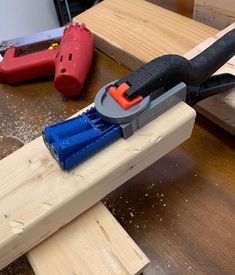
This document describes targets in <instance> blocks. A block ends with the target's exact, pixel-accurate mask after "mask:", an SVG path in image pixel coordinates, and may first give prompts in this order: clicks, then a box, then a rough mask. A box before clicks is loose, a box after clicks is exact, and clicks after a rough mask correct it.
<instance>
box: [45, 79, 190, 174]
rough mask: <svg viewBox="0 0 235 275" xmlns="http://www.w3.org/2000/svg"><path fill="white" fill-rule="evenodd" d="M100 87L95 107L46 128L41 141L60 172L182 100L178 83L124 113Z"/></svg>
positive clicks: (183, 90)
mask: <svg viewBox="0 0 235 275" xmlns="http://www.w3.org/2000/svg"><path fill="white" fill-rule="evenodd" d="M114 83H115V82H111V83H109V84H108V85H106V86H105V87H103V88H102V89H101V90H100V91H99V92H98V94H97V95H96V98H95V107H92V108H90V109H89V110H88V111H86V112H84V113H82V114H81V115H78V116H77V117H75V118H72V119H68V120H65V121H63V122H60V123H57V124H54V125H51V126H48V127H46V128H45V129H44V130H43V133H42V135H43V140H44V143H45V144H46V146H47V148H48V149H49V150H50V152H51V154H52V156H53V157H54V158H55V160H56V161H57V162H58V163H59V165H60V166H61V168H62V169H64V170H71V169H72V168H74V167H75V166H77V165H78V164H80V163H81V162H83V161H84V160H86V159H88V158H89V157H91V156H92V155H94V154H95V153H97V152H99V151H101V150H102V149H104V148H105V147H107V146H108V145H110V144H111V143H113V142H114V141H116V140H118V139H119V138H124V139H126V138H128V137H130V136H131V135H132V134H133V133H134V132H135V131H136V130H137V129H139V128H142V127H143V126H144V125H146V124H147V123H148V122H150V121H151V120H153V119H154V118H156V117H157V116H159V115H160V114H161V113H163V112H165V111H166V110H168V109H169V108H171V107H172V106H174V105H175V104H177V103H178V102H179V101H185V98H186V85H185V84H184V83H180V84H178V85H176V86H175V87H174V88H172V89H170V90H169V91H167V92H165V93H164V94H162V95H161V96H158V97H156V98H155V97H154V93H153V94H152V95H150V96H147V97H145V98H144V99H143V100H142V101H141V102H140V103H138V104H137V105H135V106H133V107H131V108H130V109H128V110H123V109H122V108H121V107H120V106H119V104H118V103H117V102H116V101H115V100H114V98H112V97H111V96H110V94H109V92H108V88H109V87H110V86H111V85H113V84H114Z"/></svg>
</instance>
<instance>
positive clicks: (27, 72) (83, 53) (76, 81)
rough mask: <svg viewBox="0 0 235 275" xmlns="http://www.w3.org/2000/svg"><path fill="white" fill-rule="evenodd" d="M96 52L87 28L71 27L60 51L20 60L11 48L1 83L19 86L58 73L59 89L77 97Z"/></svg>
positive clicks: (1, 69) (1, 68)
mask: <svg viewBox="0 0 235 275" xmlns="http://www.w3.org/2000/svg"><path fill="white" fill-rule="evenodd" d="M16 44H17V43H16ZM93 50H94V39H93V36H92V34H91V32H90V31H89V30H88V29H87V28H86V27H85V25H84V24H78V23H75V24H71V25H70V26H68V27H66V28H65V29H64V33H63V36H62V37H61V40H60V45H59V46H58V47H57V48H52V49H48V50H43V51H40V52H35V53H32V54H28V55H22V56H17V55H18V48H17V47H13V48H12V47H11V48H8V49H7V50H6V51H5V54H4V57H3V60H2V62H1V63H0V82H2V83H9V84H16V83H20V82H22V81H26V80H30V79H34V78H38V77H43V76H48V75H51V74H52V73H55V77H54V85H55V87H56V89H57V90H58V91H60V92H61V93H62V94H63V95H65V96H74V95H77V94H78V93H79V92H80V90H81V88H82V87H83V84H84V82H85V79H86V76H87V73H88V71H89V68H90V65H91V62H92V57H93Z"/></svg>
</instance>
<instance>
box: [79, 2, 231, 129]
mask: <svg viewBox="0 0 235 275" xmlns="http://www.w3.org/2000/svg"><path fill="white" fill-rule="evenodd" d="M146 15H147V16H146ZM75 20H76V21H80V22H81V21H83V22H85V23H86V24H87V26H88V27H89V28H90V29H91V30H92V31H93V32H94V34H95V37H96V44H97V47H98V48H100V49H101V50H103V51H104V52H106V53H107V54H109V55H110V56H111V57H113V58H114V59H116V60H118V61H119V62H120V63H121V64H124V65H126V66H127V67H129V68H131V69H136V68H137V67H138V66H140V65H141V64H143V63H146V62H148V61H149V60H151V59H153V58H155V57H157V56H159V55H163V54H167V53H177V54H186V53H187V52H188V51H189V50H191V49H192V48H194V47H195V46H197V45H198V44H200V43H202V42H203V41H204V40H206V39H208V38H209V37H211V36H212V35H215V34H216V33H217V31H216V30H215V29H212V28H210V27H208V26H206V25H203V24H200V23H198V22H196V21H193V20H191V19H189V18H185V17H183V16H181V15H178V14H174V13H172V12H170V11H167V10H164V9H162V8H160V7H158V6H156V5H153V4H151V3H148V2H145V1H140V0H137V1H133V0H120V1H115V0H109V1H104V2H102V3H101V4H99V5H97V6H96V7H95V8H93V9H90V10H88V11H87V12H85V13H83V14H81V15H79V16H77V17H76V18H75ZM107 26H108V27H107ZM203 45H205V44H203ZM198 49H201V46H200V45H199V46H198ZM187 56H189V55H187ZM228 67H230V69H229V72H231V71H233V72H234V70H233V69H232V70H231V62H229V65H228V66H226V67H224V69H225V70H226V69H227V68H228ZM224 69H223V70H224ZM234 106H235V92H234V91H232V92H229V93H226V94H223V95H220V96H216V97H214V98H213V99H207V100H205V101H204V102H203V103H201V104H200V106H199V107H198V110H199V112H201V113H202V114H204V115H206V116H207V117H208V118H209V119H212V120H213V121H214V122H216V123H218V124H219V125H220V126H222V127H223V128H225V129H226V130H228V131H229V132H230V133H233V134H234V133H235V125H234V112H235V107H234Z"/></svg>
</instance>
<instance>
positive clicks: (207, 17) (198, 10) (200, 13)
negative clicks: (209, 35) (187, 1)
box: [193, 0, 235, 30]
mask: <svg viewBox="0 0 235 275" xmlns="http://www.w3.org/2000/svg"><path fill="white" fill-rule="evenodd" d="M193 18H194V19H195V20H198V21H199V22H202V23H204V24H207V25H209V26H211V27H214V28H217V29H220V30H221V29H224V28H226V27H227V26H228V25H230V24H232V23H233V22H234V21H235V2H234V0H223V1H220V0H194V11H193Z"/></svg>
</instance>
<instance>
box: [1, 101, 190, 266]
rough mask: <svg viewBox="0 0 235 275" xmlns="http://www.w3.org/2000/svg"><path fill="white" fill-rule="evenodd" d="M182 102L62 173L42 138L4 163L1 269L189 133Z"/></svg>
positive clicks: (186, 111)
mask: <svg viewBox="0 0 235 275" xmlns="http://www.w3.org/2000/svg"><path fill="white" fill-rule="evenodd" d="M194 119H195V111H194V110H193V109H192V108H190V107H189V106H188V105H187V104H185V103H183V102H180V103H179V104H177V105H176V106H174V107H173V108H171V109H170V110H169V111H167V112H165V113H164V114H162V115H161V116H159V117H158V118H157V119H155V120H154V121H152V122H151V123H149V124H148V125H146V126H145V127H144V128H142V129H140V130H139V131H137V132H136V133H135V135H134V136H132V137H130V138H129V139H127V140H124V139H121V140H119V141H117V142H116V143H114V144H113V145H112V146H110V147H108V148H107V149H105V150H103V151H102V152H100V153H98V154H97V155H95V156H93V157H92V158H91V159H89V160H88V161H86V162H85V163H83V164H82V165H80V166H79V167H77V168H76V169H74V170H73V171H71V172H70V173H67V172H63V171H62V170H61V169H60V168H59V167H58V165H57V163H56V162H55V161H54V160H53V158H52V157H51V156H50V154H49V152H48V150H47V149H46V148H45V146H44V144H43V141H42V138H41V137H40V138H38V139H36V140H34V141H32V142H30V143H28V144H26V145H25V146H24V147H22V148H21V149H19V150H18V151H16V152H15V153H13V154H12V155H9V156H8V157H6V158H4V159H3V160H1V161H0V223H1V229H0V230H1V231H0V268H2V267H4V266H5V265H7V264H8V263H10V262H11V261H13V260H14V259H16V258H17V257H19V256H20V255H21V254H23V253H25V252H26V251H28V250H29V249H31V248H32V247H34V246H35V245H37V244H38V243H40V242H41V241H43V240H44V239H46V238H47V237H48V236H50V235H51V234H53V233H54V232H55V231H57V230H58V229H59V228H61V227H62V226H63V225H65V224H67V223H68V222H69V221H71V220H72V219H74V218H75V217H76V216H78V215H79V214H81V213H82V212H84V211H85V210H86V209H88V208H89V207H91V206H92V205H94V204H95V203H96V202H98V201H99V200H100V199H101V198H103V197H104V196H105V195H107V194H108V193H110V192H111V191H112V190H114V189H115V188H117V187H118V186H120V185H121V184H122V183H124V182H125V181H127V180H128V179H130V178H131V177H133V176H134V175H136V174H137V173H139V172H140V171H142V170H143V169H145V168H146V167H148V166H149V165H150V164H152V163H153V162H155V161H156V160H158V159H159V158H161V157H162V156H163V155H165V154H166V153H167V152H169V151H170V150H172V149H173V148H175V147H176V146H178V145H179V144H180V143H182V142H183V141H184V140H186V139H187V138H189V137H190V135H191V131H192V127H193V124H194Z"/></svg>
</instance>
